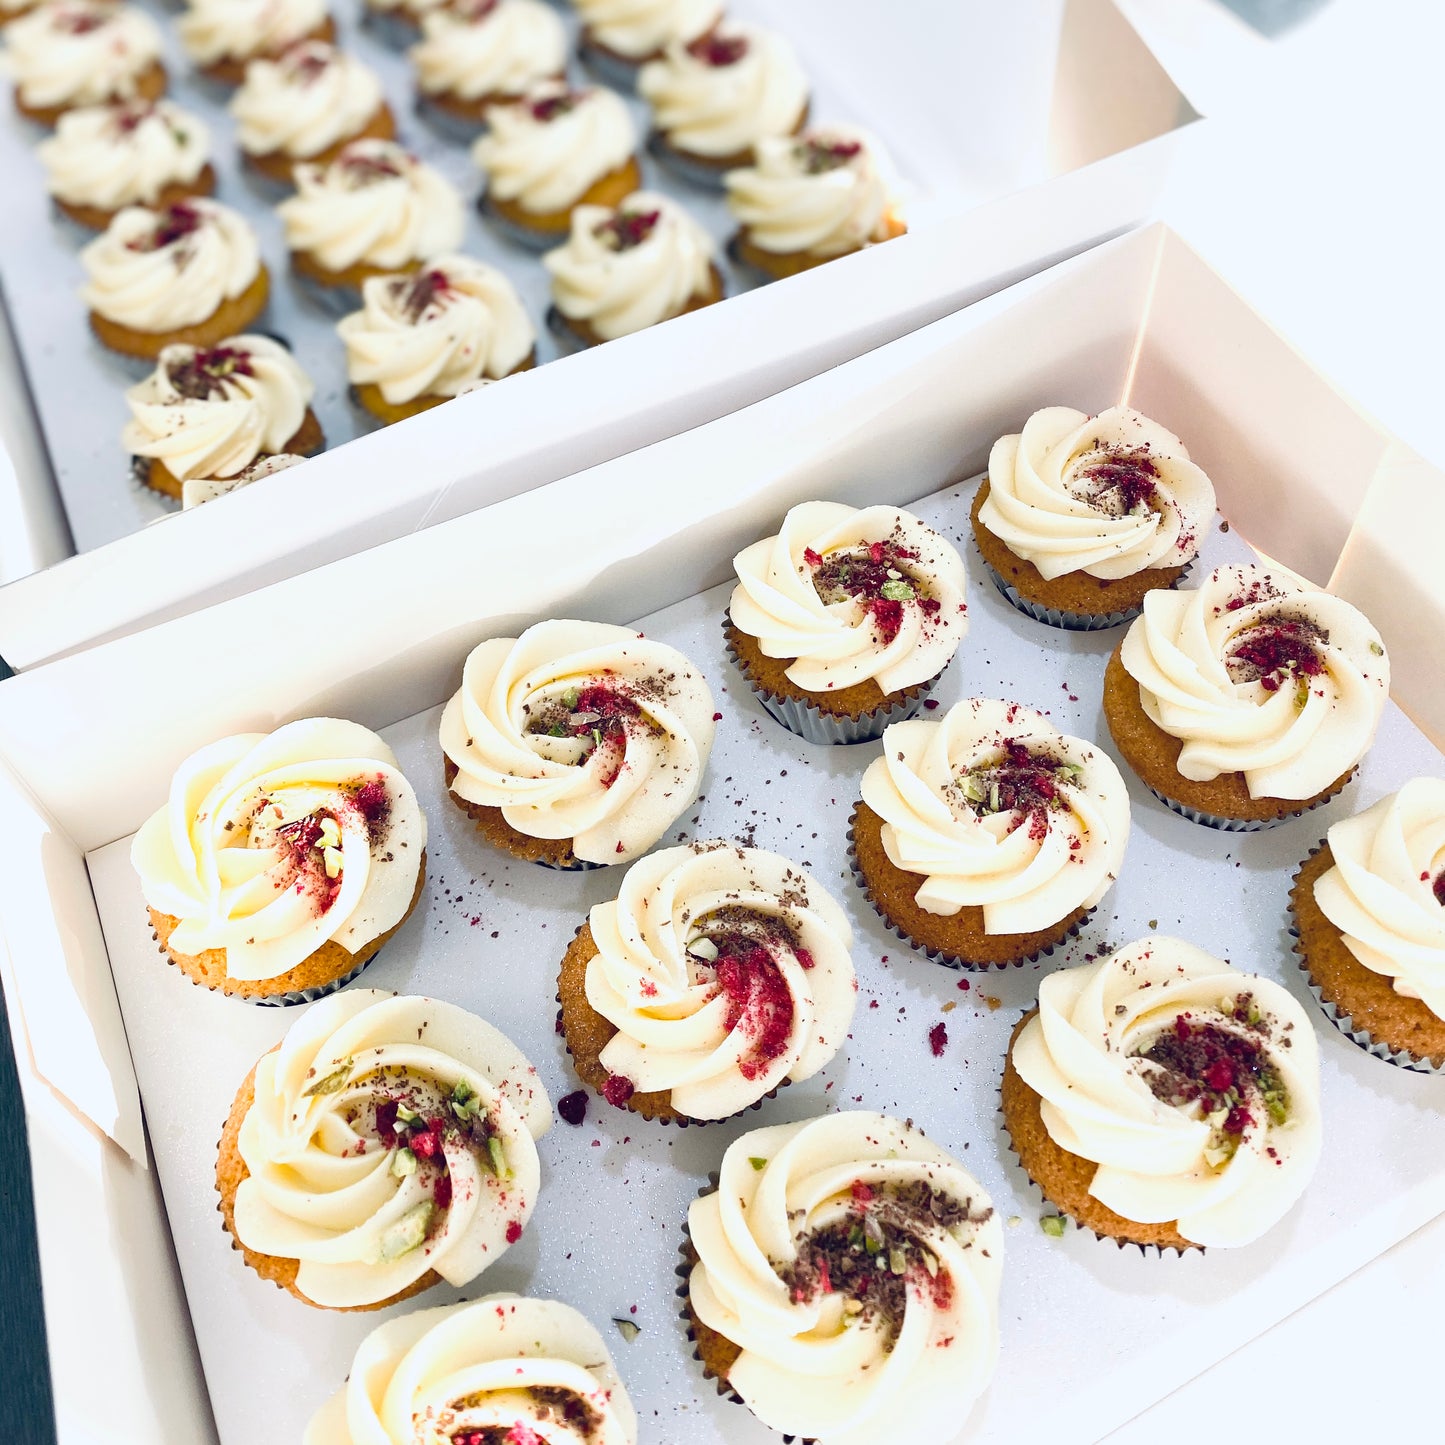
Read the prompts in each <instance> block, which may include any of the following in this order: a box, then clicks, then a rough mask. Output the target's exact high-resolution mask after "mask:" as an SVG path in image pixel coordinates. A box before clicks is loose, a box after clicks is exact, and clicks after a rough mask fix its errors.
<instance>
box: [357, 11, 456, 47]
mask: <svg viewBox="0 0 1445 1445" xmlns="http://www.w3.org/2000/svg"><path fill="white" fill-rule="evenodd" d="M455 3H456V0H362V6H361V14H362V19H363V22H364V23H365V24H366V25H368V26H370V27H371V28H372V29H373V30H375V31H376V32H377V34H378V35H380V37H381V38H382V39H383V40H384V41H385V42H386V43H387V44H388V45H393V46H397V47H401V46H404V45H409V44H411V42H412V41H413V40H415V39H416V37H417V33H418V31H419V30H420V29H421V23H422V21H423V20H424V19H425V18H426V16H428V15H432V14H435V13H436V12H437V11H438V10H442V9H446V8H448V7H449V6H451V5H453V4H455Z"/></svg>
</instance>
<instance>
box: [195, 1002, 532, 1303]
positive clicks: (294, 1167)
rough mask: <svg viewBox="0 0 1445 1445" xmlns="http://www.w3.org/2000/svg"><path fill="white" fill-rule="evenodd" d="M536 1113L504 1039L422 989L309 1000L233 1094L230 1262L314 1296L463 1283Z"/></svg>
mask: <svg viewBox="0 0 1445 1445" xmlns="http://www.w3.org/2000/svg"><path fill="white" fill-rule="evenodd" d="M551 1125H552V1106H551V1103H550V1102H549V1101H548V1099H547V1094H546V1091H545V1090H544V1089H543V1088H542V1085H541V1084H540V1083H539V1082H538V1080H537V1071H536V1070H535V1069H534V1068H533V1067H532V1066H531V1064H529V1063H528V1062H527V1060H526V1059H525V1058H524V1057H523V1056H522V1052H521V1050H520V1049H518V1048H517V1046H516V1045H515V1044H514V1043H512V1041H511V1040H510V1039H508V1038H507V1037H506V1036H505V1035H503V1034H502V1033H500V1032H498V1030H496V1029H495V1028H493V1027H492V1025H491V1024H489V1023H486V1022H485V1021H484V1020H482V1019H479V1018H478V1017H477V1016H476V1015H475V1014H470V1013H468V1012H467V1011H466V1010H465V1009H460V1008H458V1007H457V1006H456V1005H455V1004H450V1003H442V1002H441V1001H440V1000H438V999H434V998H416V997H408V996H406V995H404V994H401V995H398V994H394V993H387V992H383V991H382V990H380V989H372V988H361V989H351V990H349V991H348V992H346V993H338V994H334V995H333V996H332V997H331V998H326V999H322V1000H321V1002H320V1003H317V1004H315V1005H313V1006H312V1007H311V1008H309V1009H307V1010H306V1012H305V1013H304V1014H303V1015H302V1016H301V1017H300V1018H299V1019H298V1020H297V1021H296V1023H294V1024H293V1025H292V1026H291V1028H290V1030H289V1031H288V1032H287V1034H286V1037H285V1038H284V1039H282V1041H281V1043H280V1045H279V1047H277V1048H275V1049H272V1050H271V1052H270V1053H269V1054H265V1055H263V1056H262V1058H261V1060H260V1061H259V1062H258V1063H257V1065H256V1067H255V1068H254V1069H252V1070H251V1073H250V1075H249V1076H248V1077H247V1078H246V1081H245V1082H244V1083H243V1084H242V1085H241V1087H240V1090H239V1091H238V1092H237V1094H236V1101H235V1103H234V1104H232V1105H231V1114H230V1117H229V1118H228V1119H227V1120H226V1127H225V1130H224V1132H223V1133H222V1135H221V1143H220V1149H219V1153H218V1157H217V1161H216V1189H217V1191H218V1193H219V1194H220V1196H221V1215H222V1218H223V1219H224V1221H225V1226H226V1229H227V1230H228V1231H229V1232H230V1234H231V1236H232V1238H233V1240H234V1241H235V1247H236V1248H237V1249H239V1250H240V1252H241V1255H242V1257H243V1258H244V1259H245V1261H246V1263H247V1264H248V1265H249V1266H250V1267H251V1268H252V1269H253V1270H255V1271H256V1273H257V1274H259V1275H260V1276H261V1278H262V1279H265V1280H270V1281H271V1282H272V1283H273V1284H275V1285H278V1286H279V1287H280V1288H282V1289H284V1290H287V1291H289V1292H290V1293H291V1294H293V1295H295V1297H296V1298H297V1299H299V1300H300V1301H301V1302H302V1303H303V1304H308V1305H315V1306H316V1307H317V1308H319V1309H331V1310H374V1309H380V1308H382V1306H384V1305H389V1304H395V1303H396V1302H397V1301H398V1300H403V1299H409V1298H410V1297H411V1296H413V1295H415V1294H419V1293H420V1292H421V1291H422V1290H424V1289H427V1288H429V1287H430V1286H431V1285H434V1284H439V1283H440V1282H441V1281H442V1280H445V1281H446V1282H447V1283H448V1284H451V1285H459V1286H460V1285H465V1284H470V1283H471V1281H472V1280H474V1279H476V1277H477V1276H478V1275H479V1274H481V1273H482V1271H483V1270H484V1269H486V1268H487V1267H488V1265H492V1264H495V1263H496V1262H497V1260H499V1259H500V1258H501V1257H502V1255H504V1254H505V1253H506V1252H507V1249H508V1247H509V1246H511V1245H513V1244H515V1243H516V1242H517V1241H518V1240H519V1239H520V1238H521V1237H522V1231H523V1229H524V1228H525V1227H526V1224H527V1220H528V1219H529V1218H530V1217H531V1214H532V1209H533V1207H534V1206H535V1205H536V1202H537V1192H538V1188H539V1186H540V1183H541V1168H540V1165H539V1164H538V1161H537V1145H536V1140H538V1139H540V1138H541V1137H542V1135H543V1134H545V1133H546V1132H547V1130H548V1129H549V1128H550V1127H551Z"/></svg>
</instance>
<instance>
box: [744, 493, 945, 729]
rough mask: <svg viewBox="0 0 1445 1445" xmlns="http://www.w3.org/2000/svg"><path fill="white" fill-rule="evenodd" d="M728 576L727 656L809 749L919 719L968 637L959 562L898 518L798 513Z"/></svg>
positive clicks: (881, 513)
mask: <svg viewBox="0 0 1445 1445" xmlns="http://www.w3.org/2000/svg"><path fill="white" fill-rule="evenodd" d="M733 567H734V569H735V570H736V572H737V575H738V585H737V586H736V587H735V588H734V589H733V594H732V600H731V601H730V602H729V604H728V616H727V622H726V629H725V630H726V634H727V642H728V653H729V655H730V656H731V657H732V659H733V661H734V662H736V663H737V666H738V669H739V670H740V671H741V672H742V674H743V676H744V677H745V678H746V679H747V681H748V684H749V686H750V687H751V688H752V690H753V694H754V696H755V697H756V698H757V699H758V701H759V702H760V703H761V704H762V705H763V707H765V708H766V709H767V710H768V712H769V713H771V714H772V715H773V717H775V718H777V720H778V721H779V722H780V723H782V724H783V725H784V726H785V727H787V728H789V729H791V730H792V731H793V732H795V733H797V734H798V736H799V737H803V738H806V739H807V740H808V741H809V742H814V743H857V742H867V741H868V740H869V739H871V738H876V737H878V736H880V735H881V733H882V732H883V729H884V728H885V727H887V726H888V724H889V723H891V722H896V721H898V720H899V719H900V718H905V717H909V716H911V715H912V714H913V713H915V712H917V711H918V709H919V707H920V706H921V705H922V703H923V699H924V698H925V697H926V696H927V695H928V693H929V692H931V691H932V688H933V684H934V682H935V681H936V680H937V678H938V675H939V674H940V673H941V672H942V671H943V669H944V668H945V667H947V666H948V662H949V659H950V658H951V657H952V656H953V654H954V653H955V652H956V651H957V650H958V645H959V643H960V642H962V641H963V637H964V633H965V632H967V630H968V608H967V606H966V604H965V603H964V600H963V589H964V573H963V559H962V558H961V557H960V556H959V555H958V552H957V551H956V550H955V549H954V547H953V546H952V545H951V544H950V543H949V542H947V541H946V540H945V539H944V538H943V537H941V536H939V534H938V533H937V532H935V531H934V530H933V529H932V528H931V527H927V526H925V525H924V524H923V523H922V522H920V521H919V520H918V518H917V517H915V516H914V515H913V514H912V513H911V512H905V511H903V510H902V509H901V508H899V507H864V508H863V509H862V510H857V509H855V508H853V507H847V506H844V505H843V504H842V503H840V502H803V503H801V504H800V505H798V506H796V507H794V508H793V509H792V510H791V511H789V513H788V514H787V516H786V517H784V518H783V525H782V529H781V530H780V531H779V532H778V535H777V536H776V537H765V538H764V539H763V540H762V541H761V542H754V543H753V545H752V546H751V547H747V548H745V549H744V550H743V551H741V552H739V553H738V555H737V556H736V557H734V558H733Z"/></svg>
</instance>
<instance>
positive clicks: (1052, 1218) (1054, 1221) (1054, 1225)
mask: <svg viewBox="0 0 1445 1445" xmlns="http://www.w3.org/2000/svg"><path fill="white" fill-rule="evenodd" d="M1039 1228H1040V1229H1042V1230H1043V1232H1044V1233H1045V1234H1047V1235H1048V1237H1049V1238H1050V1239H1062V1238H1063V1237H1064V1216H1063V1215H1062V1214H1046V1215H1044V1217H1043V1218H1042V1219H1041V1220H1039Z"/></svg>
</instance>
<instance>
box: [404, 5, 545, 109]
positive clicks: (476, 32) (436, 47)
mask: <svg viewBox="0 0 1445 1445" xmlns="http://www.w3.org/2000/svg"><path fill="white" fill-rule="evenodd" d="M421 31H422V38H421V40H420V42H419V43H418V44H416V45H413V46H412V47H411V50H410V51H409V52H408V54H409V56H410V59H411V63H412V68H413V69H414V70H415V71H416V84H417V93H418V96H419V98H420V100H421V101H422V102H423V103H424V104H425V105H427V106H429V107H431V108H432V109H434V110H436V111H440V112H441V113H442V115H443V116H447V117H450V118H451V119H452V120H454V121H458V122H460V123H461V125H462V127H464V128H467V129H471V130H475V129H477V128H478V127H480V126H481V125H482V124H483V122H484V121H485V120H486V118H487V111H488V109H489V107H491V106H493V105H496V104H497V103H498V102H499V101H508V100H516V99H517V98H518V97H519V96H521V95H525V94H526V92H527V91H528V90H530V89H531V87H532V86H534V85H535V84H537V82H538V81H542V80H561V79H562V77H563V76H564V75H565V74H566V72H567V32H566V31H565V30H564V29H563V28H562V21H561V19H560V17H559V16H558V14H557V12H556V10H554V9H553V8H552V7H551V6H550V5H544V4H543V3H542V0H456V3H454V4H451V5H447V6H445V7H443V8H440V9H437V10H432V11H429V12H428V13H427V14H426V15H424V16H423V17H422V22H421Z"/></svg>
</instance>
